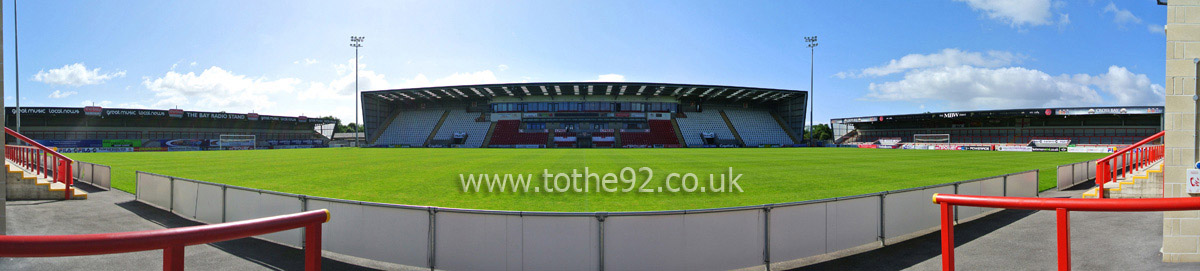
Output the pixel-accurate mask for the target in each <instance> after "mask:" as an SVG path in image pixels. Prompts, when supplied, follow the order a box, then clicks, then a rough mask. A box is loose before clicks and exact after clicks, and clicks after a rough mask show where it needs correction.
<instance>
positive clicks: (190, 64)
mask: <svg viewBox="0 0 1200 271" xmlns="http://www.w3.org/2000/svg"><path fill="white" fill-rule="evenodd" d="M196 65H200V64H199V63H196V62H195V61H192V63H188V66H192V67H195V66H196Z"/></svg>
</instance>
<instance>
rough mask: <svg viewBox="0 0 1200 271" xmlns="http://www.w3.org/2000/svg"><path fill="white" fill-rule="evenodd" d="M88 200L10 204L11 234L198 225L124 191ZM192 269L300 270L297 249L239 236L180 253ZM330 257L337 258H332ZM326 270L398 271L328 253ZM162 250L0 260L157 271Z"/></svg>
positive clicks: (31, 265) (44, 266) (13, 266)
mask: <svg viewBox="0 0 1200 271" xmlns="http://www.w3.org/2000/svg"><path fill="white" fill-rule="evenodd" d="M79 187H80V188H81V189H84V190H85V191H87V192H88V193H89V195H88V199H87V200H72V201H9V202H8V208H7V209H6V211H7V212H8V234H9V235H61V234H85V233H108V232H126V231H140V230H154V229H162V228H175V227H184V226H194V225H200V223H197V222H194V221H191V220H187V219H183V218H180V217H178V216H176V215H174V214H171V213H169V212H167V211H163V210H160V209H157V208H154V207H151V206H149V205H146V204H144V203H141V202H136V201H134V197H133V195H131V194H129V193H126V192H122V191H117V190H113V191H104V190H99V189H96V188H92V187H90V186H87V185H79ZM184 257H185V258H184V259H185V260H184V265H185V268H187V269H190V270H303V269H304V261H303V259H304V256H303V251H302V250H300V249H296V248H292V247H288V246H283V245H279V244H275V243H271V242H267V241H262V240H258V239H252V238H243V239H237V240H230V241H225V242H219V243H213V244H208V245H195V246H188V247H187V248H185V249H184ZM330 257H337V258H336V259H332V258H330ZM323 268H324V269H325V270H374V269H398V267H397V266H390V265H387V264H385V263H379V262H373V261H367V260H360V259H356V258H348V257H338V256H331V255H328V253H326V257H325V259H324V264H323ZM160 269H162V250H152V251H143V252H133V253H122V254H111V255H97V256H76V257H54V258H0V270H160Z"/></svg>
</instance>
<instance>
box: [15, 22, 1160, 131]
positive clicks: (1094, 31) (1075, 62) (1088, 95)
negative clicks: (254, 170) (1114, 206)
mask: <svg viewBox="0 0 1200 271" xmlns="http://www.w3.org/2000/svg"><path fill="white" fill-rule="evenodd" d="M3 3H4V8H3V9H4V35H5V36H4V54H5V55H4V61H5V67H6V68H5V69H4V73H5V74H4V76H5V79H6V80H5V81H4V83H5V93H4V94H5V104H6V105H9V106H11V105H12V104H13V103H14V101H15V100H14V99H15V97H14V96H15V95H14V94H15V93H14V92H13V90H14V87H15V84H14V82H15V81H14V78H15V79H17V80H20V81H21V104H22V106H81V105H90V104H93V103H95V104H97V105H102V106H105V107H128V108H158V109H166V108H175V107H178V108H182V109H185V110H209V111H227V112H239V113H242V112H250V111H254V112H259V113H263V114H275V115H301V114H303V115H307V116H323V115H335V116H338V117H341V118H342V119H343V120H352V119H353V108H354V103H353V96H352V94H353V82H354V76H353V74H352V71H353V69H352V68H353V64H352V63H353V60H354V50H353V48H351V47H350V46H349V36H351V35H362V36H366V40H365V41H364V43H363V45H364V47H363V48H362V49H361V51H360V68H361V70H360V73H359V78H360V82H361V83H362V85H361V89H363V90H373V89H385V88H403V87H419V86H430V85H450V84H475V83H497V82H546V81H589V80H601V81H630V82H665V83H693V84H718V85H734V86H752V87H769V88H786V89H799V90H808V89H809V82H810V80H809V71H810V69H809V61H810V60H811V58H810V56H809V53H810V52H809V50H808V48H806V47H805V43H804V39H803V37H804V36H811V35H817V36H819V44H820V45H819V46H818V47H817V49H816V52H815V54H816V56H815V58H816V72H815V74H816V78H815V80H814V84H815V87H814V89H815V98H816V100H815V101H816V107H815V108H816V119H817V120H818V122H822V123H823V122H828V120H829V119H830V118H840V117H853V116H871V115H882V114H904V113H919V112H925V111H933V112H937V111H952V110H973V109H999V108H1018V107H1019V108H1024V107H1053V106H1101V105H1162V104H1163V103H1164V101H1163V98H1162V97H1163V96H1162V93H1163V85H1164V83H1163V81H1164V77H1165V75H1164V65H1165V64H1164V48H1165V46H1166V43H1165V37H1164V35H1163V33H1162V31H1161V30H1162V25H1163V24H1164V22H1165V18H1166V8H1165V7H1163V6H1157V5H1155V4H1154V2H1153V1H1120V2H1116V1H1112V2H1110V1H1100V0H1096V1H1070V2H1067V1H1050V0H997V1H985V0H966V1H952V0H946V1H932V0H931V1H605V2H601V1H587V2H584V1H426V2H411V1H271V2H268V1H121V2H106V1H77V2H76V1H71V2H68V1H22V2H20V3H18V8H20V10H19V12H20V13H19V14H18V15H19V19H20V22H19V26H20V42H21V47H20V54H21V55H20V58H21V59H20V60H21V65H20V77H19V78H17V77H16V74H15V73H14V68H13V67H14V66H13V64H14V62H13V61H14V58H13V56H14V52H13V31H12V30H13V25H12V20H13V19H12V18H13V17H12V15H13V8H12V7H13V2H12V1H4V2H3Z"/></svg>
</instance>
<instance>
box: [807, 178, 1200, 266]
mask: <svg viewBox="0 0 1200 271" xmlns="http://www.w3.org/2000/svg"><path fill="white" fill-rule="evenodd" d="M1083 186H1084V187H1078V188H1075V189H1071V190H1066V191H1062V192H1056V191H1048V192H1044V193H1043V194H1042V195H1041V196H1042V197H1076V198H1077V197H1079V195H1080V194H1082V193H1083V192H1084V191H1085V190H1087V189H1090V188H1091V187H1088V186H1087V185H1083ZM1070 215H1071V224H1070V225H1071V265H1072V267H1073V269H1074V270H1200V263H1163V262H1162V254H1161V253H1159V250H1160V248H1161V247H1162V220H1163V217H1162V212H1139V213H1109V212H1072V213H1071V214H1070ZM1055 231H1056V228H1055V213H1054V212H1053V211H1029V210H1004V211H1001V212H998V213H995V214H992V215H990V216H987V217H985V218H982V219H978V220H974V221H971V222H966V223H963V224H960V225H958V226H956V227H955V228H954V235H955V243H956V246H957V248H956V249H955V261H956V268H957V269H959V270H1054V269H1057V264H1058V260H1057V249H1058V246H1057V241H1056V232H1055ZM939 234H940V233H939V232H934V233H931V234H927V235H925V236H921V237H918V238H915V239H912V240H908V241H905V242H900V243H897V244H893V245H889V246H887V247H883V248H880V249H876V250H873V251H869V252H865V253H861V254H857V255H854V256H849V257H845V258H841V259H837V260H833V261H829V262H824V263H820V264H816V265H810V266H806V267H803V268H799V269H797V270H941V268H942V257H941V247H940V244H941V236H940V235H939Z"/></svg>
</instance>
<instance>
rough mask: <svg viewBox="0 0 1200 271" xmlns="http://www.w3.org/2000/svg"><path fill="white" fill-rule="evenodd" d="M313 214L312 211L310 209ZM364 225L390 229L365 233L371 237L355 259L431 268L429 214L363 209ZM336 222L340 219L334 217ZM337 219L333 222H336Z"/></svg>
mask: <svg viewBox="0 0 1200 271" xmlns="http://www.w3.org/2000/svg"><path fill="white" fill-rule="evenodd" d="M310 210H311V208H310ZM362 212H363V215H362V216H363V220H362V221H346V222H348V223H351V224H353V223H356V222H361V223H359V224H362V225H386V226H379V227H371V228H369V229H364V230H363V233H362V234H363V236H367V237H368V238H365V239H366V240H364V241H363V242H362V244H361V246H362V250H365V252H360V254H353V256H358V257H363V258H367V259H374V260H380V261H385V262H393V263H398V264H403V265H409V266H421V267H429V212H428V211H426V210H411V209H401V208H392V207H379V206H370V205H363V209H362ZM330 216H332V217H333V219H338V217H340V215H337V214H334V213H330ZM333 219H331V220H330V222H333Z"/></svg>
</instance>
